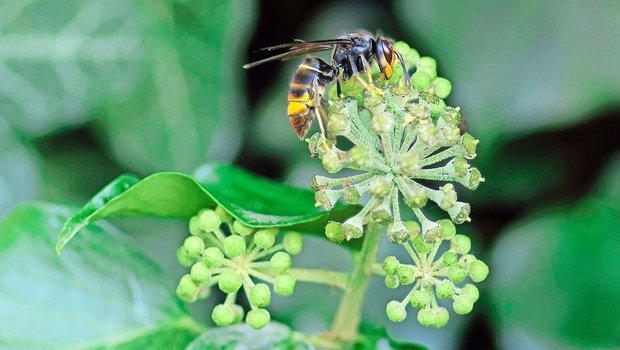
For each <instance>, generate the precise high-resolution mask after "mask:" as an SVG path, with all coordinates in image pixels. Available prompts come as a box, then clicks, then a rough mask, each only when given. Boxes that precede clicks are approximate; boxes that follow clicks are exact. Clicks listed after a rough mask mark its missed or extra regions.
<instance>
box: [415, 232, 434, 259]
mask: <svg viewBox="0 0 620 350" xmlns="http://www.w3.org/2000/svg"><path fill="white" fill-rule="evenodd" d="M413 248H415V251H416V252H418V253H419V254H426V253H430V251H431V250H432V249H433V245H432V244H430V243H427V242H425V241H424V237H422V235H418V236H415V237H414V238H413Z"/></svg>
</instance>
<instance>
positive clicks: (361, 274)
mask: <svg viewBox="0 0 620 350" xmlns="http://www.w3.org/2000/svg"><path fill="white" fill-rule="evenodd" d="M381 228H382V226H380V225H374V224H369V225H368V226H367V229H366V232H365V233H364V243H363V244H362V250H361V252H360V255H359V259H358V260H357V264H356V265H355V267H354V268H353V271H352V272H351V277H350V279H349V285H348V286H347V289H346V290H345V292H344V294H343V296H342V299H341V301H340V305H339V306H338V311H337V312H336V317H335V318H334V322H333V324H332V329H331V330H330V332H329V333H328V336H329V337H330V338H332V339H334V340H340V341H344V342H351V341H354V340H355V339H356V338H357V332H358V328H359V325H360V322H361V318H362V306H363V302H364V294H365V293H366V288H367V287H368V282H369V280H370V277H372V270H373V269H372V266H373V264H374V263H375V262H376V261H377V252H378V250H379V245H380V243H381V236H382V232H381Z"/></svg>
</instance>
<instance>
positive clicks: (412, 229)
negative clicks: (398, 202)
mask: <svg viewBox="0 0 620 350" xmlns="http://www.w3.org/2000/svg"><path fill="white" fill-rule="evenodd" d="M403 224H405V227H406V228H407V231H409V236H410V238H413V237H415V236H417V235H419V234H420V224H418V223H417V222H415V221H411V220H408V221H403Z"/></svg>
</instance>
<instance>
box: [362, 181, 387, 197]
mask: <svg viewBox="0 0 620 350" xmlns="http://www.w3.org/2000/svg"><path fill="white" fill-rule="evenodd" d="M368 192H369V193H370V195H371V196H375V197H377V198H385V197H387V196H388V195H389V194H390V193H391V192H392V181H389V180H388V179H386V178H385V177H377V178H375V179H373V180H372V181H371V182H370V186H369V188H368Z"/></svg>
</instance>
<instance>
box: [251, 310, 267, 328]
mask: <svg viewBox="0 0 620 350" xmlns="http://www.w3.org/2000/svg"><path fill="white" fill-rule="evenodd" d="M270 320H271V315H270V314H269V311H267V310H265V309H254V310H251V311H250V312H248V315H247V316H246V318H245V322H246V323H247V324H248V326H250V327H252V328H254V329H261V328H263V327H265V326H266V325H267V323H269V321H270Z"/></svg>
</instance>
